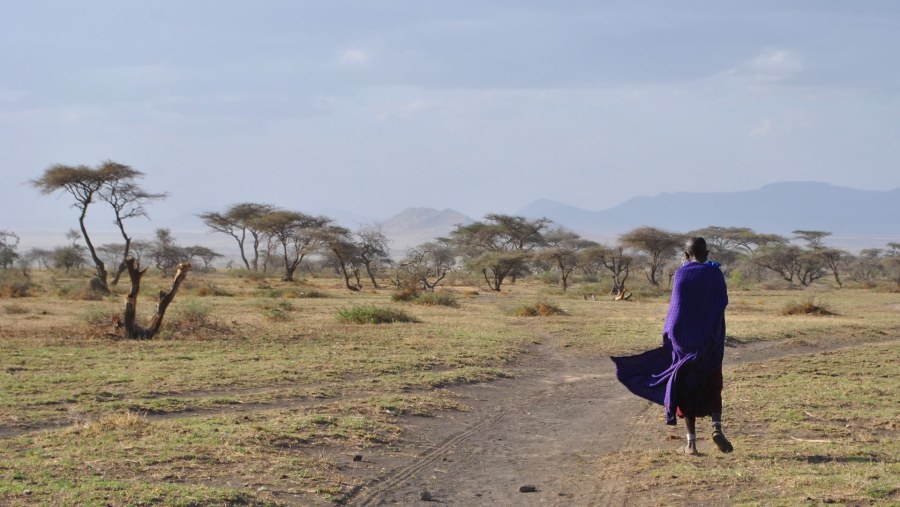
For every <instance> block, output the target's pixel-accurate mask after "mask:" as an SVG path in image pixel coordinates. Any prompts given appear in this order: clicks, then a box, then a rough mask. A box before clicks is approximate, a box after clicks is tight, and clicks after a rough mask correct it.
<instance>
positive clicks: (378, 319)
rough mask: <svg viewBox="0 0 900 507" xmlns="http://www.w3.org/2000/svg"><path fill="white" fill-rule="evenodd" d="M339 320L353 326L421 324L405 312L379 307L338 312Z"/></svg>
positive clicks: (358, 307)
mask: <svg viewBox="0 0 900 507" xmlns="http://www.w3.org/2000/svg"><path fill="white" fill-rule="evenodd" d="M338 320H340V321H342V322H348V323H351V324H392V323H394V322H420V321H419V319H417V318H415V317H413V316H411V315H409V314H407V313H406V312H404V311H403V310H397V309H394V308H379V307H377V306H354V307H353V308H345V309H343V310H339V311H338Z"/></svg>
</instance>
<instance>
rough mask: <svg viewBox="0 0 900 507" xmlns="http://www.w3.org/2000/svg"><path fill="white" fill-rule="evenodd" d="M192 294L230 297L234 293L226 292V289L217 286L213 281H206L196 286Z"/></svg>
mask: <svg viewBox="0 0 900 507" xmlns="http://www.w3.org/2000/svg"><path fill="white" fill-rule="evenodd" d="M194 295H196V296H199V297H210V296H211V297H232V296H234V294H232V293H231V292H228V291H227V290H225V289H223V288H221V287H219V286H218V285H216V284H214V283H208V284H206V285H203V286H200V287H197V288H196V290H194Z"/></svg>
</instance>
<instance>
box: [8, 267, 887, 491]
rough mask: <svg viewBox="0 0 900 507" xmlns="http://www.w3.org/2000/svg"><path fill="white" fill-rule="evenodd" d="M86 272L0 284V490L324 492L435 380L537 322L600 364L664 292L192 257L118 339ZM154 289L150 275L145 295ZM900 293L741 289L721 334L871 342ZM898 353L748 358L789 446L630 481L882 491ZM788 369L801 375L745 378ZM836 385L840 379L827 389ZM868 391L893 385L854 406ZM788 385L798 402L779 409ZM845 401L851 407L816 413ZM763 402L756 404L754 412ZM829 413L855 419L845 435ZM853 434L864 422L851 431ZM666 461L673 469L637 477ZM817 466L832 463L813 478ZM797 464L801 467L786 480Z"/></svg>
mask: <svg viewBox="0 0 900 507" xmlns="http://www.w3.org/2000/svg"><path fill="white" fill-rule="evenodd" d="M84 283H86V282H85V279H83V278H78V277H73V278H70V279H62V278H58V277H57V278H54V277H51V276H50V275H49V274H48V273H38V279H37V284H38V286H37V288H36V289H35V290H34V291H33V292H34V296H33V297H27V298H14V299H7V298H4V299H0V436H2V438H0V455H2V456H3V459H2V460H0V503H9V504H13V505H16V504H21V505H31V504H42V503H43V504H60V505H83V504H101V505H102V504H104V503H111V504H113V505H219V504H236V505H268V504H272V505H278V504H281V503H292V504H296V503H300V504H309V503H328V502H330V501H331V500H332V499H336V498H340V497H341V496H342V495H344V494H346V493H347V492H348V491H349V490H351V489H352V488H353V487H354V486H356V485H357V484H358V483H359V479H358V478H357V477H355V476H354V475H353V471H352V470H351V469H349V468H348V467H347V466H345V464H346V462H347V461H348V459H349V458H348V456H352V455H353V454H354V453H357V452H364V451H367V450H369V451H375V450H378V452H390V451H391V450H392V449H394V448H395V447H396V446H397V445H398V443H399V442H400V441H402V439H403V438H404V434H403V432H404V429H403V428H404V427H403V424H402V420H403V417H402V416H404V415H412V416H428V415H431V414H434V413H437V412H439V411H447V410H466V407H465V406H463V405H461V404H460V403H459V402H458V400H457V399H456V398H455V397H454V395H453V393H452V392H451V391H449V390H446V389H443V387H445V386H450V385H455V384H460V383H467V382H480V381H489V380H492V379H496V378H499V377H506V376H510V375H514V374H515V365H516V364H517V358H518V357H519V355H520V354H521V352H522V351H523V350H525V349H526V348H527V347H528V346H529V345H530V344H532V343H533V342H535V341H539V340H541V339H542V336H544V335H553V336H555V337H556V338H557V341H558V343H559V345H560V346H561V347H563V348H564V349H565V350H566V351H570V352H571V353H572V354H577V355H579V356H580V357H596V358H598V360H599V359H601V358H603V356H605V355H609V354H620V353H627V352H634V351H638V350H643V349H646V348H649V347H652V346H655V345H656V344H657V343H658V342H659V330H660V327H661V324H662V320H663V319H664V317H665V312H666V307H667V295H666V294H665V293H664V292H660V293H654V292H652V291H649V290H648V291H644V292H642V294H643V295H642V296H640V297H638V298H636V300H635V301H632V302H614V301H609V300H603V299H602V298H601V300H598V301H590V300H584V299H582V298H581V297H580V296H579V295H578V294H577V292H576V291H574V290H573V291H572V292H571V293H570V294H562V293H559V292H558V291H556V290H550V289H548V288H547V287H546V286H544V285H542V284H539V283H537V282H520V283H518V284H516V285H510V286H508V289H507V288H505V290H504V291H503V292H501V293H494V292H490V291H483V290H481V289H477V288H474V287H454V288H451V289H450V290H453V291H454V293H455V297H454V301H456V303H457V304H458V306H457V307H453V306H443V305H430V304H414V303H403V302H395V301H392V300H391V295H392V294H393V291H391V290H385V289H382V290H364V291H362V292H360V293H350V292H348V291H346V290H342V289H341V288H340V285H339V284H338V283H337V281H335V280H333V279H327V278H315V279H309V280H306V281H303V282H301V283H284V282H278V281H275V280H273V279H267V278H262V277H258V276H246V275H234V274H210V275H203V274H197V275H195V274H193V273H192V274H191V277H190V278H189V281H188V283H187V284H186V285H185V287H184V289H183V293H179V295H178V297H177V298H176V300H175V303H173V305H172V306H171V309H170V312H171V313H170V315H168V316H167V323H166V329H165V332H164V333H163V335H162V336H160V337H159V338H158V339H154V340H149V341H127V340H119V339H116V338H115V337H114V336H112V335H111V316H112V315H113V314H115V313H118V312H120V311H121V307H122V297H121V293H123V292H124V288H120V289H118V292H119V293H120V294H117V295H113V296H109V297H106V298H102V299H100V300H96V301H94V300H82V299H78V298H79V297H80V296H79V295H78V294H79V291H77V290H72V287H78V286H81V285H83V284H84ZM166 283H167V281H166V280H164V279H161V278H157V279H153V278H150V277H147V278H146V279H145V284H144V285H145V286H144V287H143V293H144V294H145V296H144V297H145V298H146V299H145V300H142V302H141V303H142V304H144V305H145V306H144V307H143V310H144V311H149V308H148V307H149V306H150V305H151V303H150V302H149V301H150V297H151V295H152V294H153V293H154V292H155V291H157V290H158V289H160V288H162V287H164V286H165V285H166ZM809 297H815V298H816V302H817V303H818V304H820V305H822V306H825V307H827V308H828V309H829V310H831V311H832V312H833V313H834V314H835V315H832V316H825V317H823V316H796V315H791V316H785V315H782V312H781V310H782V308H784V306H785V305H786V304H789V303H792V302H798V301H803V300H805V299H807V298H809ZM542 301H544V302H549V303H552V304H553V305H555V306H556V307H559V308H560V309H562V310H564V311H565V313H564V314H562V315H557V316H553V317H546V318H542V317H517V316H515V312H516V309H518V308H521V307H522V306H523V305H536V304H537V303H539V302H542ZM898 305H900V295H898V294H896V293H890V292H879V291H873V290H856V289H851V290H840V291H838V290H833V289H829V288H827V287H824V286H823V287H821V288H818V289H814V290H806V291H754V290H748V291H733V292H732V293H731V305H730V307H729V312H728V324H729V330H728V335H729V337H730V339H732V340H735V341H736V342H741V343H752V342H762V341H772V340H804V339H808V338H809V339H811V338H815V339H821V338H823V337H826V338H827V339H829V340H833V341H834V342H835V343H842V344H846V345H853V344H858V343H861V342H867V341H879V340H882V341H883V340H885V339H888V338H890V337H897V336H898V335H900V311H898ZM360 309H367V310H366V311H365V312H363V311H361V310H360ZM370 309H381V310H389V312H388V313H396V312H400V313H402V314H403V315H407V316H409V317H411V319H409V320H410V321H409V322H393V323H386V324H377V325H376V324H357V323H354V322H353V320H352V319H351V320H347V319H344V320H342V319H340V318H339V315H341V314H342V313H343V314H350V315H355V314H358V313H367V312H369V310H370ZM141 310H142V308H141V307H139V309H138V312H139V315H140V314H141ZM897 353H898V350H897V345H896V342H894V345H891V346H881V348H878V347H877V346H872V348H864V349H859V350H857V349H853V351H840V352H835V353H834V354H838V356H834V357H832V356H822V357H819V356H816V357H814V358H811V359H808V360H809V361H812V362H811V363H809V364H806V363H802V361H804V360H806V359H796V358H795V359H786V360H785V361H786V362H784V363H782V362H777V361H776V362H774V363H772V364H770V365H767V367H766V368H767V369H766V370H760V369H759V368H754V367H752V366H749V365H748V366H743V367H742V368H743V369H740V370H737V371H735V372H734V374H733V382H731V383H730V384H729V386H730V387H729V389H731V390H732V391H731V392H729V393H727V394H726V396H727V397H728V399H730V400H734V401H733V404H732V405H731V406H730V407H729V410H730V411H731V412H732V413H734V414H736V415H735V416H734V417H735V421H734V424H735V425H741V426H742V427H745V428H760V429H759V432H758V433H759V434H760V435H762V434H765V435H778V440H777V441H778V442H779V443H784V442H786V443H787V444H789V445H790V447H789V448H787V449H785V448H784V447H783V446H780V445H779V446H777V447H773V446H772V445H771V441H770V440H769V439H768V438H755V437H752V436H750V434H748V435H747V436H746V437H745V438H740V439H738V440H737V443H738V444H739V445H742V446H744V448H745V449H748V450H749V452H746V453H745V454H742V458H741V461H740V467H741V468H738V469H734V466H733V463H732V464H731V465H730V466H729V467H723V470H726V469H727V471H716V470H717V469H716V467H712V466H710V467H708V468H710V469H712V470H713V471H712V472H710V471H706V472H704V469H703V467H705V466H707V465H704V464H703V463H693V464H692V463H688V464H685V463H684V462H676V461H671V460H670V459H669V458H668V457H667V456H664V455H661V454H660V455H657V454H654V453H644V454H634V455H632V454H629V455H627V456H624V457H623V459H624V461H620V462H618V464H619V466H621V470H622V471H623V473H626V472H627V473H629V474H635V475H634V476H635V477H639V478H642V479H640V480H637V479H636V480H637V482H636V483H635V484H636V486H635V487H636V488H639V487H640V486H639V485H640V484H644V485H649V484H657V485H666V484H669V485H673V486H674V487H676V489H678V488H682V489H684V488H683V481H687V480H693V479H690V478H691V477H695V476H696V477H704V480H708V481H709V484H720V483H723V481H724V483H725V484H726V485H727V488H726V489H728V491H729V494H731V495H733V496H732V498H734V499H735V500H738V501H742V502H748V503H753V502H754V501H757V500H758V499H759V498H767V497H765V496H762V493H763V492H764V488H763V486H762V485H764V484H765V482H764V481H765V480H774V479H773V477H774V476H770V475H766V474H776V475H778V476H779V477H782V476H783V477H784V478H785V482H783V486H782V487H783V488H784V489H785V491H789V492H791V495H793V496H788V497H787V498H793V499H802V498H801V496H803V495H806V496H810V497H811V498H825V493H823V491H832V490H834V488H836V487H839V489H840V491H843V492H845V493H846V494H845V493H841V495H840V498H851V499H857V498H861V499H867V500H871V501H876V500H877V499H879V498H894V497H895V495H896V491H897V489H898V486H897V484H896V479H890V477H891V474H893V477H897V476H898V474H897V473H896V472H897V468H896V467H897V465H896V456H897V455H898V452H897V451H898V449H897V448H896V438H895V439H894V440H893V441H891V440H890V439H888V438H887V436H885V435H887V434H883V433H882V432H883V431H887V432H890V431H894V432H896V425H897V424H898V421H897V416H896V409H894V411H893V413H892V411H891V410H890V408H887V407H889V405H886V403H889V402H893V406H894V407H896V406H897V403H896V401H898V400H897V391H898V386H900V380H898V378H897V376H896V368H894V369H893V370H891V369H890V368H889V366H888V365H890V364H892V362H893V364H896V359H897V357H896V356H897ZM840 354H846V356H840ZM838 359H840V361H837V360H838ZM791 361H801V363H800V366H797V364H795V363H792V362H791ZM817 361H818V362H817ZM831 362H839V363H840V364H842V365H844V364H846V365H848V366H847V368H848V369H847V370H838V371H836V374H837V376H836V377H835V376H828V375H825V374H822V375H818V374H813V373H812V372H829V368H828V364H829V363H831ZM872 364H877V365H880V366H879V368H880V369H879V370H877V371H878V372H879V374H881V375H883V376H882V377H877V380H875V379H872V378H869V377H866V376H865V374H868V372H872V371H875V370H873V369H872V368H869V367H865V368H863V367H861V365H867V366H871V365H872ZM852 365H856V366H860V368H857V369H853V368H852ZM797 368H801V370H800V371H807V370H808V373H809V374H795V375H786V374H777V375H776V374H772V377H771V378H770V377H759V376H758V375H761V374H762V373H767V374H768V373H771V372H788V371H795V370H797ZM804 368H805V369H804ZM853 371H856V372H858V373H859V372H862V376H859V375H855V376H854V375H851V373H852V372H853ZM820 376H821V378H819V377H820ZM829 381H830V383H828V382H829ZM817 382H821V383H817ZM828 385H839V386H844V387H842V389H849V390H851V391H852V392H849V391H848V392H847V393H845V395H840V396H838V395H837V394H836V393H835V392H830V391H829V390H828V389H825V387H824V386H828ZM876 386H880V387H878V389H881V391H882V393H883V394H884V395H882V396H876V395H874V394H869V395H866V396H864V397H862V398H860V399H861V400H866V401H864V402H860V403H861V404H859V405H854V404H853V403H855V402H853V401H852V400H856V399H858V396H857V395H859V394H861V393H864V392H870V393H875V392H876V391H871V389H874V388H875V387H876ZM760 387H762V388H760ZM801 387H802V389H801V391H802V392H804V393H808V394H805V395H806V396H807V397H808V398H807V399H805V400H804V403H806V404H805V405H804V407H806V408H805V409H804V410H806V411H808V412H809V413H810V414H813V415H812V416H809V417H807V416H806V415H805V414H804V413H802V412H803V410H800V409H798V408H797V407H796V406H792V405H795V404H796V392H797V388H801ZM885 393H886V394H885ZM835 396H837V397H835ZM841 396H844V397H841ZM844 398H846V399H849V400H851V402H850V403H851V404H850V405H847V406H846V407H843V406H842V407H841V410H837V411H829V410H827V408H828V407H832V406H833V404H834V403H844V401H839V399H840V400H843V399H844ZM742 400H746V401H742ZM763 400H765V401H767V402H768V403H767V404H766V405H765V407H766V408H765V409H764V410H760V409H759V408H758V407H759V404H760V403H762V401H763ZM798 410H800V412H798ZM739 418H743V419H739ZM834 418H838V419H841V420H844V419H846V421H847V422H846V423H844V425H845V427H846V425H847V424H849V425H851V427H854V425H859V427H860V428H863V429H864V430H863V431H864V433H858V432H856V431H852V432H851V430H849V429H847V430H846V431H844V432H843V433H842V432H841V431H843V430H841V429H840V427H839V426H840V425H839V424H838V423H835V422H834V420H833V419H834ZM782 421H789V422H792V423H796V424H798V425H801V426H799V427H800V428H801V429H802V431H801V430H797V426H796V425H792V424H787V425H784V423H783V422H782ZM839 422H840V421H839ZM891 425H894V426H891ZM845 429H846V428H845ZM826 430H827V431H826ZM754 431H756V430H754ZM779 432H781V433H779ZM861 434H865V435H868V436H867V437H859V438H862V439H863V440H858V437H857V436H858V435H861ZM894 435H896V433H894ZM782 437H785V438H782ZM789 437H794V438H799V439H805V440H791V439H790V438H789ZM865 439H869V440H865ZM806 440H831V441H832V443H831V444H819V443H816V442H807V441H806ZM885 442H887V443H885ZM823 445H826V446H831V447H825V448H822V447H821V446H823ZM754 446H756V447H754ZM847 446H849V447H847ZM892 446H893V447H892ZM891 452H892V453H893V454H890V453H891ZM751 456H752V457H751ZM798 456H799V457H803V456H807V457H811V458H810V459H811V460H812V461H809V460H807V461H806V462H803V461H802V460H801V459H799V458H797V457H798ZM866 456H869V457H870V458H871V459H869V460H868V461H866V460H865V459H866V458H865V457H866ZM889 456H893V461H891V459H889ZM773 462H774V463H778V464H779V466H778V467H773V466H772V463H773ZM704 463H705V462H704ZM729 463H731V462H729ZM649 464H652V465H653V467H650V466H649ZM660 467H663V468H661V469H663V470H668V469H667V468H665V467H673V470H676V469H677V470H676V471H673V472H672V473H670V474H669V475H665V474H662V475H660V474H657V475H659V476H658V477H655V476H648V475H646V474H650V473H651V472H650V470H651V469H660ZM683 467H699V470H692V473H687V471H685V470H682V468H683ZM811 467H818V468H811ZM819 469H821V470H828V471H829V472H828V474H826V475H828V476H829V477H831V478H830V479H829V478H826V479H823V480H824V481H825V482H820V481H818V479H815V477H814V476H817V474H816V473H813V472H815V471H816V470H819ZM809 470H812V472H809ZM694 472H696V473H694ZM738 472H739V473H740V474H741V475H738ZM802 473H807V475H806V477H807V479H806V480H805V481H799V479H797V478H799V477H801V474H802ZM642 474H643V475H642ZM717 474H718V475H717ZM723 474H724V475H723ZM728 474H731V475H728ZM818 475H821V473H819V474H818ZM669 476H677V477H679V478H682V479H668V478H667V477H669ZM726 476H727V477H726ZM870 476H877V478H866V477H870ZM747 477H754V478H755V479H753V480H750V479H747ZM787 478H790V481H794V480H795V479H796V480H798V481H799V482H790V481H788V479H787ZM641 481H643V482H641ZM692 484H693V483H692ZM801 486H802V487H801ZM710 487H712V486H710ZM699 491H706V490H704V489H702V488H701V489H699ZM892 495H893V496H892ZM803 498H805V496H803ZM764 503H765V502H764Z"/></svg>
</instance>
